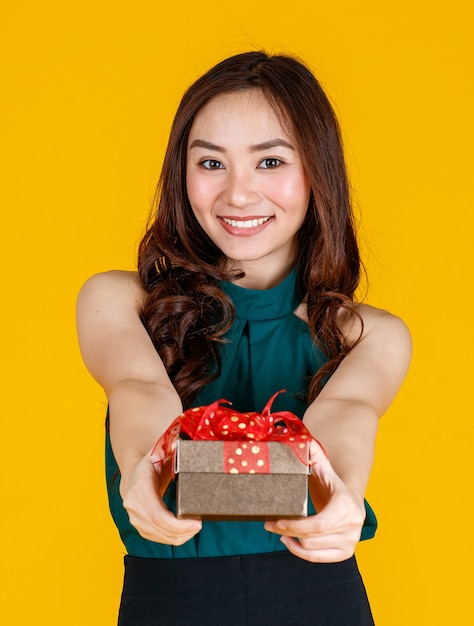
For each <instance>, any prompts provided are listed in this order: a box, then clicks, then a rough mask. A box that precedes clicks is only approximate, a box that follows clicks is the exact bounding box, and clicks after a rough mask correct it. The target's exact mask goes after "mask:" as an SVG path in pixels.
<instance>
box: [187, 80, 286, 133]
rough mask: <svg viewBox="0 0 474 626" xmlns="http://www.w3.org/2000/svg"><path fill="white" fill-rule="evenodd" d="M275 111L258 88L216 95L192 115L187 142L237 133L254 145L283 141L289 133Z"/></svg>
mask: <svg viewBox="0 0 474 626" xmlns="http://www.w3.org/2000/svg"><path fill="white" fill-rule="evenodd" d="M281 117H282V116H281V115H279V114H278V113H277V111H276V108H275V106H273V105H272V104H271V103H270V102H269V100H268V98H267V97H266V96H265V95H264V93H263V91H262V90H261V89H259V88H253V89H248V90H244V91H233V92H228V93H223V94H219V95H218V96H215V97H214V98H212V99H211V100H210V101H209V102H207V103H206V104H205V105H204V106H203V107H202V108H201V109H200V110H199V111H198V113H197V114H196V117H195V118H194V121H193V125H192V127H191V132H190V137H189V140H190V141H192V140H193V139H195V138H196V137H197V136H200V135H201V134H202V133H204V134H205V135H206V139H209V138H210V137H213V138H214V139H216V138H217V137H221V138H222V139H221V140H225V138H226V137H232V136H235V135H238V134H239V133H242V134H244V135H245V136H246V137H248V138H249V137H251V136H253V137H254V138H255V142H256V143H259V142H261V141H264V140H269V139H276V138H283V139H287V140H290V133H289V132H288V130H287V128H285V125H283V124H282V122H281Z"/></svg>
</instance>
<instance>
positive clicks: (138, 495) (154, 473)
mask: <svg viewBox="0 0 474 626" xmlns="http://www.w3.org/2000/svg"><path fill="white" fill-rule="evenodd" d="M170 480H171V460H170V459H168V460H167V461H165V462H163V463H161V464H159V465H157V464H153V461H152V458H151V456H150V455H146V456H145V457H143V458H142V459H141V460H140V461H139V462H138V463H137V464H136V466H135V468H134V469H133V470H132V471H131V472H130V474H129V475H128V477H127V479H125V480H122V481H121V485H120V492H121V495H122V498H123V506H124V508H125V509H126V511H127V513H128V516H129V519H130V523H131V524H132V525H133V526H134V527H135V528H136V529H137V530H138V532H139V533H140V535H141V536H142V537H144V538H145V539H148V540H150V541H155V542H157V543H164V544H168V545H173V546H180V545H182V544H183V543H186V541H189V539H191V538H192V537H194V535H196V534H197V533H198V532H199V531H200V530H201V527H202V522H200V521H199V520H195V519H177V517H176V516H175V515H173V513H171V511H169V510H168V508H167V507H166V505H165V503H164V502H163V495H164V493H165V491H166V489H167V487H168V485H169V482H170Z"/></svg>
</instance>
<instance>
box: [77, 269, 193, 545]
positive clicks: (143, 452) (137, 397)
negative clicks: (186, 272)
mask: <svg viewBox="0 0 474 626" xmlns="http://www.w3.org/2000/svg"><path fill="white" fill-rule="evenodd" d="M143 301H144V293H143V290H142V289H141V287H140V286H139V284H138V282H137V278H136V274H134V273H132V272H107V273H104V274H97V275H95V276H93V277H92V278H90V279H89V280H88V281H87V282H86V283H85V285H84V286H83V288H82V290H81V292H80V294H79V297H78V302H77V326H78V335H79V343H80V347H81V353H82V356H83V358H84V362H85V364H86V366H87V368H88V369H89V371H90V373H91V374H92V376H93V377H94V378H95V379H96V380H97V382H98V383H99V384H100V385H101V386H102V387H103V389H104V391H105V393H106V395H107V398H108V401H109V409H110V437H111V443H112V448H113V451H114V455H115V458H116V460H117V464H118V466H119V468H120V473H121V483H120V491H121V494H122V497H123V499H124V506H125V508H126V509H127V511H128V514H129V517H130V521H131V522H132V524H134V525H135V526H136V527H137V529H138V530H139V532H140V533H141V534H142V535H143V536H145V537H146V538H149V539H152V540H154V541H161V542H163V543H173V544H175V545H178V544H179V543H183V541H187V539H189V538H190V537H191V536H192V535H194V534H195V533H196V532H197V531H198V530H199V528H200V524H199V523H198V522H196V521H194V520H177V519H176V518H175V516H174V515H172V514H171V513H170V512H169V511H168V510H167V509H166V507H164V504H163V502H162V500H161V495H162V492H163V491H164V489H165V487H166V484H167V482H168V481H169V474H168V473H167V472H165V471H164V472H163V474H162V476H161V485H160V481H159V479H158V475H157V474H156V472H155V470H154V468H153V465H152V463H151V460H150V458H149V452H150V450H151V448H152V446H153V444H154V443H155V442H156V440H157V439H158V438H159V436H160V435H161V434H162V433H163V432H164V431H165V430H166V428H167V427H168V426H169V424H170V423H171V422H172V421H173V419H174V418H175V417H176V416H177V415H179V414H180V413H181V411H182V405H181V401H180V398H179V396H178V394H177V393H176V390H175V389H174V387H173V385H172V384H171V381H170V379H169V377H168V375H167V373H166V370H165V367H164V366H163V363H162V361H161V359H160V358H159V356H158V354H157V352H156V350H155V348H154V346H153V343H152V341H151V339H150V337H149V335H148V333H147V332H146V330H145V328H144V327H143V325H142V324H141V322H140V319H139V315H140V311H141V308H142V306H143ZM164 469H166V468H164ZM163 483H165V484H163ZM183 522H187V523H185V524H183Z"/></svg>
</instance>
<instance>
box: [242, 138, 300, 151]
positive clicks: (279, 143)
mask: <svg viewBox="0 0 474 626" xmlns="http://www.w3.org/2000/svg"><path fill="white" fill-rule="evenodd" d="M278 147H282V148H289V149H290V150H294V147H293V146H292V145H291V143H288V142H287V141H285V140H284V139H271V140H270V141H264V142H262V143H256V144H253V145H251V146H250V150H251V152H260V151H262V150H270V149H271V148H278Z"/></svg>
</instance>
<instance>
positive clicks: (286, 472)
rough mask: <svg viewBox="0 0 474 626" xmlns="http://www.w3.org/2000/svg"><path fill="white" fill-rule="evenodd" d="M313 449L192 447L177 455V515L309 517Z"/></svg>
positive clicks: (234, 444) (232, 444) (233, 444)
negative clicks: (311, 454) (309, 485)
mask: <svg viewBox="0 0 474 626" xmlns="http://www.w3.org/2000/svg"><path fill="white" fill-rule="evenodd" d="M308 447H309V444H308V443H307V442H305V443H301V442H300V444H299V453H298V455H297V454H295V452H294V451H293V450H292V448H291V447H289V446H288V445H286V444H285V443H281V442H277V441H268V442H266V441H265V442H264V441H258V442H255V441H252V442H250V441H248V442H246V441H243V442H242V441H187V440H179V441H178V443H177V447H176V450H175V473H176V515H177V517H178V518H186V517H192V518H196V519H202V520H272V519H291V518H300V517H305V516H306V515H307V514H308V474H309V453H308Z"/></svg>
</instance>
